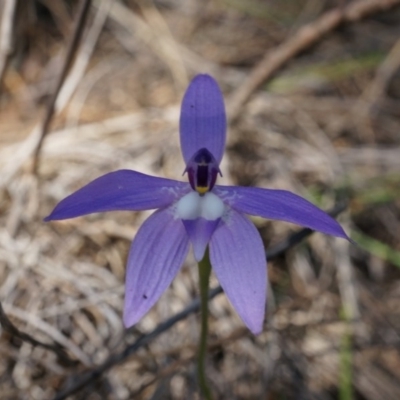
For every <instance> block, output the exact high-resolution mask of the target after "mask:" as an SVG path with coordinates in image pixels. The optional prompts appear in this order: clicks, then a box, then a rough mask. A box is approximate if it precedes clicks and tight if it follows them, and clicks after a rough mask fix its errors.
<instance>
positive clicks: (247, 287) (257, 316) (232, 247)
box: [210, 210, 267, 335]
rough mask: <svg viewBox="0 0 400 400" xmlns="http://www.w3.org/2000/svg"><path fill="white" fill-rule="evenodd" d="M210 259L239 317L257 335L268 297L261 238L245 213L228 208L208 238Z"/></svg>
mask: <svg viewBox="0 0 400 400" xmlns="http://www.w3.org/2000/svg"><path fill="white" fill-rule="evenodd" d="M210 260H211V265H212V267H213V270H214V272H215V274H216V276H217V278H218V280H219V282H220V284H221V286H222V288H223V289H224V291H225V293H226V295H227V296H228V298H229V300H230V302H231V303H232V305H233V307H234V308H235V310H236V311H237V313H238V314H239V316H240V318H241V319H242V320H243V322H244V323H245V324H246V325H247V327H248V328H249V329H250V330H251V331H252V332H253V333H254V334H255V335H256V334H259V333H260V332H261V331H262V326H263V321H264V314H265V303H266V296H267V264H266V263H267V261H266V257H265V251H264V246H263V243H262V241H261V237H260V235H259V233H258V232H257V229H256V228H255V226H254V225H253V224H252V223H251V222H250V221H249V220H248V218H247V217H246V216H244V215H242V214H240V213H238V212H236V211H234V210H230V211H229V214H228V217H227V218H226V220H225V221H224V222H223V223H221V224H220V226H219V227H218V229H217V230H216V231H215V232H214V234H213V236H212V238H211V242H210Z"/></svg>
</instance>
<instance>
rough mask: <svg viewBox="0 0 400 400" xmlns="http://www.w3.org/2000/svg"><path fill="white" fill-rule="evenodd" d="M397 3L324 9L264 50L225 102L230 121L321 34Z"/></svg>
mask: <svg viewBox="0 0 400 400" xmlns="http://www.w3.org/2000/svg"><path fill="white" fill-rule="evenodd" d="M397 5H400V0H360V1H353V2H351V3H350V4H349V5H347V6H345V7H338V8H336V9H334V10H331V11H327V12H326V13H324V14H323V15H321V16H320V17H319V18H318V19H317V20H316V21H314V22H311V23H309V24H307V25H305V26H303V27H302V28H300V29H299V30H298V31H297V32H295V33H294V34H293V35H292V36H291V37H290V38H289V39H287V40H286V41H285V42H283V43H282V44H280V45H279V46H277V47H276V48H274V49H272V50H270V51H268V52H267V53H266V54H265V56H264V58H263V59H262V60H261V61H260V62H259V63H258V64H257V65H256V66H255V68H254V69H253V70H252V71H251V73H250V74H249V75H248V77H247V78H246V79H245V81H244V82H243V83H242V85H241V86H239V88H238V89H237V90H236V91H235V92H234V93H233V94H232V96H231V98H230V100H229V103H228V105H229V107H228V111H229V112H228V115H229V118H230V119H231V120H232V121H233V120H235V119H236V118H237V117H238V116H239V113H240V110H241V108H242V106H243V104H245V103H246V102H247V100H248V99H249V98H250V96H251V95H252V93H253V92H254V91H255V90H257V89H258V88H259V87H260V86H261V85H263V84H265V82H266V81H268V80H269V79H271V78H272V76H273V74H274V73H276V72H277V71H278V70H279V69H281V68H282V67H283V66H284V65H285V64H286V63H287V62H288V61H289V60H291V59H292V58H294V57H295V56H297V55H298V54H299V53H301V52H302V51H304V50H306V49H308V48H309V47H311V46H313V45H315V44H316V43H317V42H318V41H320V40H321V39H322V38H323V36H324V35H326V34H327V33H329V32H331V31H333V30H334V29H336V28H337V27H338V26H339V25H340V24H342V23H344V22H355V21H358V20H360V19H362V18H365V17H367V16H368V15H371V14H374V13H376V12H379V11H385V10H388V9H390V8H393V7H395V6H397Z"/></svg>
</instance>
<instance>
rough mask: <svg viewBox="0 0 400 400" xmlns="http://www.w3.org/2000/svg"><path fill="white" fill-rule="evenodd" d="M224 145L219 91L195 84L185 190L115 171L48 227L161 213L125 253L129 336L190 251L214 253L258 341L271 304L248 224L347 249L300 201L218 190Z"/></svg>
mask: <svg viewBox="0 0 400 400" xmlns="http://www.w3.org/2000/svg"><path fill="white" fill-rule="evenodd" d="M225 136H226V115H225V106H224V100H223V97H222V94H221V91H220V89H219V87H218V84H217V83H216V82H215V80H214V79H213V78H212V77H211V76H209V75H198V76H196V77H195V78H194V79H193V80H192V82H191V83H190V85H189V87H188V89H187V91H186V93H185V96H184V98H183V102H182V108H181V116H180V142H181V148H182V154H183V158H184V160H185V163H186V169H185V172H187V175H188V180H189V182H179V181H175V180H170V179H163V178H157V177H153V176H148V175H144V174H141V173H139V172H136V171H130V170H119V171H116V172H111V173H109V174H106V175H103V176H101V177H100V178H97V179H95V180H94V181H92V182H91V183H89V184H87V185H86V186H84V187H83V188H81V189H79V190H78V191H76V192H75V193H73V194H71V195H70V196H68V197H67V198H65V199H64V200H62V201H61V202H60V203H59V204H58V205H57V206H56V207H55V209H54V210H53V212H52V213H51V214H50V215H49V216H48V217H47V218H45V221H51V220H62V219H67V218H74V217H78V216H81V215H85V214H90V213H96V212H104V211H113V210H135V211H140V210H150V209H157V210H156V211H155V212H154V213H153V214H152V215H151V216H150V217H149V218H148V219H147V220H146V221H145V222H144V224H143V225H142V226H141V227H140V229H139V231H138V232H137V235H136V237H135V238H134V240H133V243H132V246H131V249H130V252H129V257H128V263H127V270H126V289H125V305H124V323H125V325H126V327H130V326H132V325H133V324H135V323H136V322H138V321H139V320H140V319H141V318H142V317H143V315H144V314H146V313H147V311H148V310H149V309H150V308H151V307H152V306H153V305H154V303H155V302H156V301H157V300H158V298H159V297H160V296H161V294H162V293H163V292H164V291H165V290H166V289H167V287H168V286H169V285H170V283H171V281H172V279H173V278H174V277H175V275H176V274H177V272H178V271H179V269H180V267H181V266H182V264H183V262H184V260H185V258H186V256H187V253H188V251H189V247H190V244H191V245H192V247H193V251H194V256H195V258H196V260H198V261H200V260H201V259H202V257H203V256H204V253H205V250H206V248H207V246H209V252H210V261H211V265H212V267H213V269H214V272H215V274H216V276H217V278H218V280H219V282H220V284H221V286H222V288H223V289H224V291H225V293H226V295H227V296H228V298H229V300H230V302H231V303H232V305H233V307H234V308H235V310H236V311H237V313H238V314H239V316H240V317H241V319H242V320H243V322H244V323H245V324H246V325H247V327H248V328H249V329H250V330H251V331H252V332H253V333H255V334H258V333H260V332H261V330H262V326H263V320H264V313H265V304H266V291H267V269H266V257H265V252H264V248H263V243H262V241H261V238H260V235H259V233H258V231H257V230H256V228H255V226H254V225H253V224H252V222H251V221H250V220H249V219H248V217H247V216H246V214H249V215H256V216H260V217H264V218H269V219H276V220H282V221H288V222H292V223H294V224H298V225H302V226H305V227H308V228H311V229H313V230H316V231H320V232H323V233H326V234H328V235H333V236H339V237H342V238H346V239H347V235H346V234H345V232H344V231H343V229H342V228H341V226H340V225H339V224H338V223H337V222H336V221H335V220H334V219H333V218H331V217H330V216H329V215H327V214H326V213H325V212H324V211H322V210H320V209H319V208H317V207H316V206H314V205H313V204H311V203H310V202H308V201H307V200H305V199H303V198H302V197H299V196H297V195H296V194H293V193H291V192H288V191H285V190H272V189H259V188H252V187H240V186H218V185H216V180H217V177H218V175H219V174H220V169H219V164H220V162H221V159H222V155H223V152H224V148H225Z"/></svg>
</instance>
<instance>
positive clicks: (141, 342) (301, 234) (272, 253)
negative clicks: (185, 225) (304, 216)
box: [54, 203, 347, 400]
mask: <svg viewBox="0 0 400 400" xmlns="http://www.w3.org/2000/svg"><path fill="white" fill-rule="evenodd" d="M346 206H347V205H346V204H345V203H340V204H338V205H336V206H335V207H334V208H333V209H332V210H330V211H329V212H328V213H329V214H330V215H331V216H333V217H336V216H337V215H339V214H340V213H341V212H342V211H344V210H345V209H346ZM312 233H313V231H312V230H311V229H309V228H305V229H301V230H300V231H298V232H297V233H295V234H293V235H290V236H288V238H287V239H285V240H284V241H282V242H281V243H278V244H277V245H276V246H274V247H272V248H271V249H268V250H267V260H268V261H271V260H272V259H274V258H277V257H279V256H280V255H282V254H284V253H285V251H286V250H288V249H289V248H291V247H293V246H295V245H296V244H298V243H300V242H301V241H302V240H303V239H304V238H306V237H307V236H309V235H311V234H312ZM220 293H222V288H221V286H217V287H216V288H214V289H211V290H210V291H209V294H208V300H211V299H213V298H214V297H216V296H218V295H219V294H220ZM199 309H200V299H199V298H196V299H195V300H193V301H192V303H190V304H189V305H188V306H187V307H186V308H185V309H183V310H182V311H181V312H179V313H177V314H175V315H173V316H172V317H171V318H169V319H167V320H166V321H164V322H162V323H161V324H159V325H158V326H157V327H156V328H155V329H154V330H153V331H151V332H149V333H148V334H145V335H143V336H141V337H140V338H139V339H137V340H136V342H134V343H132V344H130V345H127V346H126V347H125V349H124V350H122V351H121V352H120V353H118V354H113V355H111V356H110V357H109V358H108V359H107V360H106V361H104V363H103V364H101V365H99V366H98V367H97V368H95V369H92V370H91V371H88V372H87V373H85V374H81V375H80V376H79V378H77V379H76V380H74V379H68V381H69V382H73V383H72V384H70V386H69V387H66V388H65V389H64V390H62V391H60V392H59V393H58V394H57V395H56V397H55V398H54V400H63V399H66V398H67V397H68V396H71V395H73V394H75V393H77V392H79V391H80V390H82V389H83V388H84V387H86V386H87V385H89V384H91V383H92V382H94V381H95V380H96V379H99V378H100V377H101V376H102V375H103V374H104V373H105V372H107V371H108V370H109V369H111V368H112V367H114V366H115V365H117V364H120V363H122V362H123V361H125V360H126V359H127V358H129V357H130V356H131V355H132V354H134V353H136V352H137V351H138V350H139V349H141V348H142V347H144V346H146V345H148V344H149V343H150V342H152V341H153V340H154V339H156V338H157V337H158V336H160V335H161V334H162V333H164V332H166V331H168V330H169V329H170V328H172V327H173V326H174V325H175V324H177V323H178V322H180V321H182V320H184V319H186V318H187V317H188V316H189V315H191V314H194V313H195V312H198V311H199Z"/></svg>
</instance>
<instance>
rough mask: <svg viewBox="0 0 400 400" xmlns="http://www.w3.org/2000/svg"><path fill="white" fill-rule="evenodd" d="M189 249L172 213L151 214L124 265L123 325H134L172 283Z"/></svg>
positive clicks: (157, 212) (181, 229)
mask: <svg viewBox="0 0 400 400" xmlns="http://www.w3.org/2000/svg"><path fill="white" fill-rule="evenodd" d="M188 250H189V240H188V237H187V235H186V232H185V228H184V226H183V224H182V222H181V220H179V219H174V217H173V210H172V209H171V208H167V209H164V210H158V211H156V212H155V213H154V214H152V215H151V216H150V217H149V218H148V219H147V220H146V221H145V222H144V224H143V225H142V226H141V227H140V229H139V231H138V233H137V234H136V237H135V239H134V240H133V243H132V246H131V249H130V252H129V257H128V263H127V271H126V284H125V304H124V324H125V326H126V327H127V328H128V327H130V326H132V325H134V324H135V323H137V322H138V321H139V320H140V319H141V318H142V317H143V315H144V314H146V313H147V311H149V309H150V308H151V307H152V306H153V305H154V303H155V302H156V301H157V300H158V299H159V297H160V296H161V295H162V293H163V292H164V291H165V290H166V289H167V288H168V286H169V285H170V284H171V281H172V279H173V278H174V277H175V275H176V274H177V272H178V271H179V269H180V267H181V266H182V264H183V262H184V260H185V258H186V256H187V253H188Z"/></svg>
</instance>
